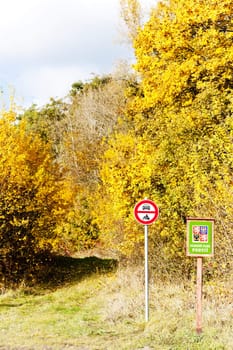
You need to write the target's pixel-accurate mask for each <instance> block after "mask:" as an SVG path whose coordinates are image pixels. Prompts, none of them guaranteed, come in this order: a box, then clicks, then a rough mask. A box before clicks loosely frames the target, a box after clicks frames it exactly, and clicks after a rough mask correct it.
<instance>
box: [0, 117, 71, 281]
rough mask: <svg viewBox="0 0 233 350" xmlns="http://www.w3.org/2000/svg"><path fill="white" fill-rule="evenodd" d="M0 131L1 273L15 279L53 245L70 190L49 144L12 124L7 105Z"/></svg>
mask: <svg viewBox="0 0 233 350" xmlns="http://www.w3.org/2000/svg"><path fill="white" fill-rule="evenodd" d="M0 135H1V136H0V170H1V179H0V189H1V191H0V254H1V260H0V263H1V265H0V266H1V270H2V271H1V272H2V274H1V278H3V280H5V281H6V282H8V281H13V282H18V281H20V280H22V278H24V276H30V275H31V277H32V276H33V274H34V272H35V271H36V270H37V269H38V268H39V264H40V263H41V262H42V261H41V258H42V256H43V255H44V257H46V255H45V254H44V252H45V251H46V252H47V254H49V253H51V252H52V251H53V250H54V249H55V248H56V247H57V245H58V243H59V242H58V241H57V238H56V227H57V225H59V223H60V222H62V220H63V219H64V217H65V216H66V213H67V210H68V209H69V207H70V206H71V204H72V196H73V194H72V191H71V183H70V182H69V180H68V178H66V179H65V178H63V175H62V172H61V171H60V170H59V168H58V166H57V165H56V164H55V163H54V161H53V156H52V152H51V148H50V146H49V144H45V143H44V142H43V140H42V139H41V138H40V136H39V135H37V134H35V133H28V132H27V131H26V128H25V124H24V123H23V122H22V123H20V124H17V123H16V119H15V113H14V112H13V111H9V112H5V113H3V115H2V116H1V119H0ZM47 258H48V255H47Z"/></svg>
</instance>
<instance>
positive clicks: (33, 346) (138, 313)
mask: <svg viewBox="0 0 233 350" xmlns="http://www.w3.org/2000/svg"><path fill="white" fill-rule="evenodd" d="M155 277H156V276H155ZM232 287H233V281H232V280H225V281H218V282H209V283H207V282H206V283H205V285H204V288H203V333H202V335H201V336H197V335H196V332H195V281H173V282H172V281H170V282H169V281H166V282H162V281H156V279H153V276H152V277H151V281H150V320H149V322H147V323H145V322H144V273H143V269H141V268H128V269H119V270H118V271H117V272H115V273H114V272H110V273H108V274H104V275H101V274H96V275H92V276H89V277H86V278H85V279H84V280H82V281H76V282H75V283H72V284H70V285H69V284H68V285H66V286H64V287H63V288H59V289H56V290H51V291H49V290H47V291H45V290H40V291H38V290H37V291H36V293H35V294H26V293H25V290H18V291H17V292H12V291H11V292H8V293H6V294H4V295H2V296H1V297H0V324H1V326H0V349H1V350H3V349H4V350H5V349H11V350H12V349H14V350H63V349H68V350H75V349H76V350H106V349H108V350H121V349H122V350H139V349H141V350H142V349H143V350H151V349H156V350H232V349H233V336H232V334H233V321H232V319H233V300H232Z"/></svg>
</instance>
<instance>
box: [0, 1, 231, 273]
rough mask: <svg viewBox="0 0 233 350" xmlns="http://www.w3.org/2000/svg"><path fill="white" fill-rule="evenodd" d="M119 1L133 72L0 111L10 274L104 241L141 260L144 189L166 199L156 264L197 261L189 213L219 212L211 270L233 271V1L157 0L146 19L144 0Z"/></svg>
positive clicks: (1, 244) (154, 228) (154, 245)
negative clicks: (45, 256) (136, 211)
mask: <svg viewBox="0 0 233 350" xmlns="http://www.w3.org/2000/svg"><path fill="white" fill-rule="evenodd" d="M121 4H122V11H123V17H124V21H125V23H126V25H127V26H128V30H129V37H130V40H131V41H133V42H134V49H135V56H136V62H135V65H134V69H135V72H136V73H132V72H131V71H129V69H128V67H127V65H126V64H125V63H122V64H121V66H119V70H118V71H116V72H114V73H113V74H112V75H108V76H103V77H99V76H96V77H94V78H93V79H92V80H91V81H89V82H81V81H77V82H76V83H74V84H73V85H72V89H71V91H70V93H69V96H68V97H66V98H65V99H64V100H54V99H51V101H50V103H49V104H47V105H46V106H44V107H42V108H37V106H32V107H31V108H29V109H28V110H26V111H25V113H23V114H22V115H20V117H19V116H17V119H15V114H14V113H13V112H12V111H9V112H7V113H5V114H4V115H2V117H1V120H0V128H1V137H0V143H1V154H0V155H1V157H0V167H1V175H2V176H1V181H0V185H1V198H0V200H1V203H0V220H1V226H0V235H1V236H0V249H1V255H2V257H3V258H2V259H1V261H2V266H3V270H4V271H3V272H4V273H3V274H4V276H5V277H6V276H7V273H8V275H9V274H11V275H13V274H14V273H15V271H21V270H20V268H19V266H20V264H21V262H22V261H23V260H24V262H25V263H24V265H23V264H21V266H25V264H29V265H28V266H29V267H30V266H31V264H32V262H33V259H34V257H35V256H36V254H37V253H39V252H40V251H41V250H42V251H44V250H45V249H48V250H49V251H50V252H51V251H56V252H62V253H66V254H73V253H75V252H77V251H80V250H82V249H86V248H88V249H89V248H92V247H93V246H95V245H96V244H98V245H101V247H102V246H104V247H107V248H111V249H113V250H114V252H116V253H117V254H118V255H123V256H124V257H127V258H128V259H129V258H130V257H136V258H137V259H140V258H141V257H142V254H143V229H142V227H141V226H140V225H139V224H137V223H136V221H135V219H134V217H133V208H134V205H135V204H136V203H137V201H139V200H141V199H143V198H145V197H147V198H150V199H152V200H154V201H155V202H156V203H157V204H158V206H159V208H160V217H159V220H158V221H157V222H156V223H155V224H153V225H151V227H150V244H151V248H150V252H151V254H150V255H151V256H150V259H151V265H152V266H154V267H155V268H156V269H157V271H158V270H160V271H165V270H167V271H168V272H169V273H170V272H173V273H174V272H175V273H177V271H179V272H180V273H185V272H187V273H189V271H190V269H191V268H192V265H193V260H192V259H189V258H186V256H185V236H186V225H185V222H186V217H190V216H191V217H205V218H208V217H210V218H214V219H215V256H214V258H213V259H208V262H207V260H206V268H207V269H208V271H209V273H210V274H212V273H213V272H214V273H215V272H217V273H223V272H225V271H227V270H229V269H230V268H232V265H233V258H232V257H233V247H232V240H233V225H232V215H233V203H232V196H233V178H232V169H233V121H232V114H233V97H232V96H233V95H232V93H233V83H232V81H233V65H232V60H233V1H232V0H223V1H221V3H219V2H217V1H216V0H210V1H202V0H188V1H186V0H170V1H164V2H160V3H158V4H157V7H156V8H154V9H153V11H152V12H151V16H150V18H149V20H148V21H147V22H146V23H145V24H144V26H143V27H142V26H141V27H140V23H141V22H140V20H141V16H140V6H139V2H138V1H136V0H121ZM73 199H74V201H73ZM71 204H72V205H71ZM19 261H20V264H19ZM134 261H135V260H134ZM32 265H33V264H32ZM34 265H35V264H34ZM26 270H27V269H24V268H23V270H22V271H21V272H20V275H21V276H22V274H23V273H24V272H25V271H26ZM29 270H30V268H29V269H28V270H27V271H26V273H28V271H29Z"/></svg>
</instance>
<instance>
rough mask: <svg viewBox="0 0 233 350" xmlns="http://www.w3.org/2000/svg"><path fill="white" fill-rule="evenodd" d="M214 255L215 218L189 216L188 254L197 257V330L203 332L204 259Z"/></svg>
mask: <svg viewBox="0 0 233 350" xmlns="http://www.w3.org/2000/svg"><path fill="white" fill-rule="evenodd" d="M213 255H214V219H199V218H187V256H193V257H196V258H197V295H196V298H197V313H196V332H197V334H200V333H201V332H202V270H203V269H202V259H203V257H208V256H213Z"/></svg>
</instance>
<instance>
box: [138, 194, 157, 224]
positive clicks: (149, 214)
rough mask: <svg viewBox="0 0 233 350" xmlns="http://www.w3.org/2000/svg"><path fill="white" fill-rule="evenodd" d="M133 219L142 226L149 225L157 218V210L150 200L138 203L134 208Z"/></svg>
mask: <svg viewBox="0 0 233 350" xmlns="http://www.w3.org/2000/svg"><path fill="white" fill-rule="evenodd" d="M134 216H135V219H136V220H137V221H138V222H139V223H140V224H143V225H150V224H152V223H153V222H154V221H155V220H157V219H158V217H159V208H158V206H157V204H155V202H153V201H151V200H150V199H144V200H142V201H140V202H138V203H137V204H136V205H135V207H134Z"/></svg>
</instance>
